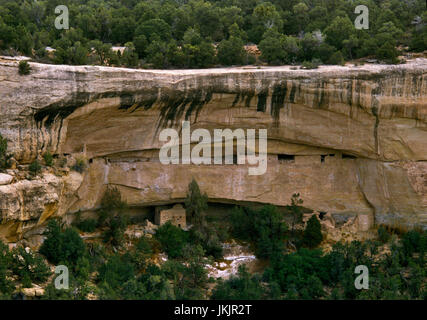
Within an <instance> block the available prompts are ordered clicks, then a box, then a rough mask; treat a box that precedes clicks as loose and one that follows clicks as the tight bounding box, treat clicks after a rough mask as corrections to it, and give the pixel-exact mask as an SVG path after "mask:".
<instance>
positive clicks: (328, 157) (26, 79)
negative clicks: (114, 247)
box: [0, 59, 427, 229]
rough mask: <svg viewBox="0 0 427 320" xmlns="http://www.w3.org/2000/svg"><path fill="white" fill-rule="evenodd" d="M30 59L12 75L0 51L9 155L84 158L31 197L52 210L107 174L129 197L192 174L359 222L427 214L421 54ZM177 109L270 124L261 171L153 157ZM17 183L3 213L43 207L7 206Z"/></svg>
mask: <svg viewBox="0 0 427 320" xmlns="http://www.w3.org/2000/svg"><path fill="white" fill-rule="evenodd" d="M31 67H32V72H31V74H30V75H29V76H19V75H18V71H17V63H16V62H5V61H0V81H1V86H0V97H1V98H0V108H1V109H0V110H1V114H2V117H1V118H0V133H1V134H2V135H3V136H4V137H7V138H8V140H9V146H10V150H11V151H12V152H13V154H14V157H15V159H16V160H17V161H18V162H19V163H29V162H31V161H32V160H34V159H35V158H36V157H37V156H38V155H40V154H43V153H44V152H46V151H48V150H49V151H50V152H51V153H53V154H59V155H61V154H71V155H74V156H78V155H82V156H84V157H85V158H86V159H87V160H89V167H88V169H87V170H86V172H85V173H84V174H83V176H82V177H81V179H80V180H79V181H80V182H81V183H80V182H79V183H78V186H76V182H75V181H77V180H78V179H77V178H76V179H73V181H74V183H73V184H72V185H73V187H70V188H65V189H64V188H62V189H61V188H60V187H58V188H57V189H58V191H57V193H58V199H56V200H55V199H49V201H47V200H43V196H39V199H38V200H37V206H41V207H43V206H46V205H49V206H50V207H51V208H55V209H51V211H52V212H53V213H52V214H53V215H54V214H57V215H62V214H65V213H66V212H75V211H77V210H90V209H93V208H96V207H97V206H98V205H99V201H100V197H101V196H102V194H103V191H104V190H105V188H106V186H107V185H115V186H117V187H119V189H120V190H121V192H122V194H123V196H124V197H125V198H126V200H127V201H128V203H129V204H130V205H133V206H146V205H154V204H159V203H172V202H179V201H181V200H182V199H183V198H184V197H185V194H186V191H187V186H188V183H189V182H190V180H191V178H192V177H194V178H195V179H196V180H197V182H198V183H199V185H200V187H201V189H202V191H204V192H206V193H207V194H208V196H209V198H210V199H212V201H218V202H232V203H233V202H258V203H273V204H276V205H286V204H289V199H290V198H291V195H292V194H293V193H294V192H299V193H300V194H301V197H302V199H303V200H304V205H305V206H306V207H309V208H312V209H315V210H320V211H326V212H330V213H332V214H341V215H354V214H358V215H363V216H364V220H363V221H365V222H366V223H365V227H366V228H367V227H369V225H371V224H372V223H373V222H377V223H387V224H403V225H411V226H412V225H414V224H419V225H423V226H427V60H423V59H417V60H414V61H411V62H409V63H407V64H405V65H399V66H378V65H375V66H374V65H365V66H359V67H320V68H319V69H316V70H291V68H290V67H275V68H260V69H258V68H235V69H209V70H172V71H160V70H159V71H156V70H151V71H146V70H130V69H120V68H107V67H89V66H83V67H75V66H53V65H52V66H51V65H42V64H36V63H32V64H31ZM183 120H189V121H190V122H191V129H192V130H194V129H197V128H205V129H208V130H210V131H211V132H212V131H213V129H217V128H218V129H221V128H230V129H235V128H242V129H255V128H256V129H261V128H263V129H267V131H268V154H269V156H268V167H267V172H266V173H265V174H264V175H260V176H250V175H248V168H247V165H193V164H191V165H182V164H180V165H163V164H161V163H160V162H159V159H158V156H159V148H160V147H161V146H162V145H163V143H162V142H160V141H159V137H158V136H159V133H160V130H161V129H163V128H167V127H173V128H176V129H178V130H180V126H181V121H183ZM284 155H286V156H284ZM57 179H59V180H61V181H60V182H58V183H59V184H61V183H62V184H64V182H63V180H64V179H70V178H69V177H68V176H66V177H62V178H58V177H57ZM17 183H21V184H22V181H20V182H17ZM34 183H36V182H34V181H33V184H34ZM12 187H13V184H12V185H8V186H3V187H0V207H1V215H2V218H3V225H5V223H9V224H11V223H14V222H13V221H15V222H16V221H20V222H21V223H24V222H25V221H27V223H28V221H33V223H36V222H35V221H38V219H40V216H39V217H37V218H35V217H31V215H29V216H26V215H21V216H19V217H17V216H16V214H15V215H13V214H12V213H11V210H15V211H16V210H18V209H19V210H21V211H25V210H27V209H26V206H28V201H27V200H22V197H21V200H16V201H15V202H16V206H17V207H18V208H17V207H15V209H11V207H12V206H11V205H10V201H11V197H14V195H13V194H14V193H13V192H12V194H11V193H10V188H12ZM2 188H3V189H7V191H6V190H3V189H2ZM61 190H62V191H61ZM64 190H68V191H67V192H65V191H64ZM7 192H9V193H7ZM43 192H44V193H48V194H50V193H51V192H49V191H48V189H46V190H45V191H40V192H39V194H40V195H42V194H43ZM64 197H66V198H67V199H68V200H67V201H65V200H63V198H64ZM48 198H49V197H48ZM70 199H71V200H70ZM31 201H32V202H34V201H36V200H34V199H32V200H31ZM35 206H36V205H35ZM39 211H40V210H39ZM10 217H13V218H10ZM0 229H1V226H0Z"/></svg>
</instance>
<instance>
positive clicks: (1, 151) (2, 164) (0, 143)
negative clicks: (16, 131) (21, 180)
mask: <svg viewBox="0 0 427 320" xmlns="http://www.w3.org/2000/svg"><path fill="white" fill-rule="evenodd" d="M10 158H11V155H9V154H7V140H6V139H5V138H3V136H2V135H1V134H0V169H7V168H8V167H9V165H10V163H9V162H10Z"/></svg>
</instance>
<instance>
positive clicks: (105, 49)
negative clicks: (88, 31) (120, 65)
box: [89, 40, 113, 65]
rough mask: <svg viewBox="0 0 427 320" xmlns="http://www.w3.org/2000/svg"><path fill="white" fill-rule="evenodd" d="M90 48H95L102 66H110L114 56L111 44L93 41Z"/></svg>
mask: <svg viewBox="0 0 427 320" xmlns="http://www.w3.org/2000/svg"><path fill="white" fill-rule="evenodd" d="M89 46H90V47H91V48H93V50H94V51H95V53H96V54H97V55H98V58H99V63H100V64H101V65H105V64H106V65H108V64H109V63H110V59H111V57H112V56H113V51H112V50H111V44H109V43H103V42H102V41H100V40H93V41H91V42H90V43H89Z"/></svg>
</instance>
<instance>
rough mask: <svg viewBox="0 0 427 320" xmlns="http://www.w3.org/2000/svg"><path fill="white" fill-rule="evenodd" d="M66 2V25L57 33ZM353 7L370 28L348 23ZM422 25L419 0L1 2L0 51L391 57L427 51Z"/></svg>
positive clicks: (106, 59) (160, 57)
mask: <svg viewBox="0 0 427 320" xmlns="http://www.w3.org/2000/svg"><path fill="white" fill-rule="evenodd" d="M64 2H65V4H66V5H67V7H68V9H69V16H70V25H69V27H70V28H69V29H68V30H57V29H56V28H55V26H54V21H55V19H56V17H57V16H58V15H56V14H55V12H54V10H55V8H56V6H58V5H63V4H64ZM359 4H363V5H366V6H367V7H368V8H369V29H368V30H356V29H355V27H354V21H355V19H356V17H357V14H355V13H354V10H355V7H356V6H357V5H359ZM426 24H427V11H426V7H425V1H424V0H413V1H410V0H360V1H348V0H270V1H262V0H217V1H214V0H181V1H175V0H149V1H148V0H145V1H144V0H125V1H118V0H100V1H98V0H97V1H95V0H68V1H62V0H44V1H30V0H19V1H9V0H0V50H2V51H3V53H4V54H14V53H18V52H20V53H22V54H25V55H28V56H33V57H34V58H35V59H37V60H40V61H44V62H53V63H60V64H76V65H79V64H102V65H123V66H128V67H138V66H144V67H156V68H171V67H178V68H203V67H209V66H215V65H224V66H228V65H242V64H253V63H255V62H256V60H257V59H256V57H255V56H254V55H253V54H252V53H247V52H246V51H245V50H244V49H243V46H244V44H251V43H252V44H256V45H258V47H259V49H260V50H261V53H262V54H261V60H262V61H264V62H267V63H269V64H289V63H302V62H304V66H305V67H308V68H311V67H315V66H316V65H318V64H319V63H325V64H341V63H343V61H344V60H349V59H356V58H360V57H366V56H375V57H377V58H378V59H380V60H382V61H386V62H390V63H396V62H398V60H397V56H398V51H397V49H396V48H397V47H398V46H403V47H409V49H410V50H412V51H423V50H426V49H427V26H426ZM112 45H120V46H125V47H126V50H124V51H123V52H120V53H113V52H112V50H111V46H112ZM47 46H49V47H52V48H54V49H55V50H56V51H55V52H54V54H49V53H48V52H47V51H46V50H45V48H46V47H47ZM89 53H91V54H89Z"/></svg>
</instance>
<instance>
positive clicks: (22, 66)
mask: <svg viewBox="0 0 427 320" xmlns="http://www.w3.org/2000/svg"><path fill="white" fill-rule="evenodd" d="M30 70H31V67H30V65H29V64H28V62H27V61H25V60H24V61H20V62H19V74H20V75H21V76H25V75H28V74H30Z"/></svg>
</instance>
